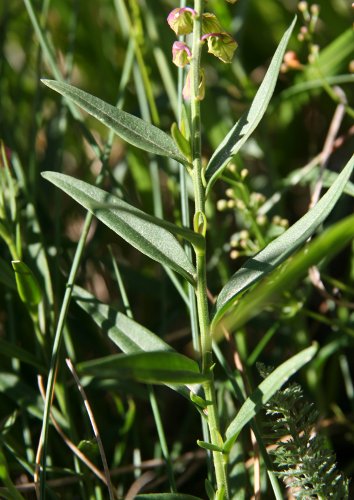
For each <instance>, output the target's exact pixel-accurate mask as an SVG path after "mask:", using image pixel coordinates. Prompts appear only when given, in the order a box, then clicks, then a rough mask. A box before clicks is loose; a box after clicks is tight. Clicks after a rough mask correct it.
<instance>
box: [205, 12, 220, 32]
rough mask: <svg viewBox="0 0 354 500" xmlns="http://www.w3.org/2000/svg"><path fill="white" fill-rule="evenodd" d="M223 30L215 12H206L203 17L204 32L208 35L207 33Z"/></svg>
mask: <svg viewBox="0 0 354 500" xmlns="http://www.w3.org/2000/svg"><path fill="white" fill-rule="evenodd" d="M222 31H223V27H222V26H221V24H220V22H219V19H218V18H217V17H216V15H215V14H212V13H211V12H205V14H203V17H202V33H203V35H206V34H207V33H220V32H222Z"/></svg>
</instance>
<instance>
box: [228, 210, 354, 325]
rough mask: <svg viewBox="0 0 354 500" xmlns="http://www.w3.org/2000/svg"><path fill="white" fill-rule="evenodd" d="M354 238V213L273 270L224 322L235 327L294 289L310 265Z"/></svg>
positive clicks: (331, 254) (338, 249)
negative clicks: (284, 292) (283, 293)
mask: <svg viewBox="0 0 354 500" xmlns="http://www.w3.org/2000/svg"><path fill="white" fill-rule="evenodd" d="M353 238H354V215H352V216H350V217H346V218H345V219H344V220H342V221H340V222H338V223H337V224H335V225H333V226H331V227H330V228H329V229H327V230H326V231H324V232H323V233H322V234H321V235H320V236H318V237H317V238H316V239H315V240H313V241H311V243H310V244H309V245H307V246H306V247H305V248H303V249H302V250H301V251H300V252H298V253H297V254H296V255H295V256H294V257H293V258H292V259H291V260H290V262H286V263H285V264H284V265H283V266H282V267H280V268H278V269H277V270H276V271H275V272H273V273H272V274H271V275H270V276H269V278H268V279H266V280H264V281H262V283H260V284H259V285H258V286H256V287H254V288H253V289H252V290H250V291H249V293H248V294H247V296H246V297H245V299H244V300H241V301H240V302H239V304H238V305H236V307H235V309H233V311H232V313H231V314H230V316H229V317H227V318H226V319H225V321H223V322H222V325H223V326H224V327H225V328H226V329H230V330H236V329H237V328H240V327H241V326H242V325H244V324H245V323H246V322H247V321H248V320H250V319H251V318H253V317H254V316H256V315H257V314H259V313H260V312H262V311H264V308H265V307H267V306H269V305H271V304H273V303H274V301H275V300H276V298H277V297H278V296H279V294H280V293H281V292H283V291H285V290H289V289H292V288H293V287H294V286H295V285H296V283H297V281H298V280H299V279H300V278H302V277H303V276H304V275H305V274H306V273H307V271H308V269H309V268H310V267H311V266H314V265H315V264H317V263H318V262H320V261H321V260H322V259H324V258H326V259H328V258H330V257H333V256H334V255H335V254H336V253H338V252H339V251H340V250H342V248H343V247H344V246H345V245H347V244H348V243H349V242H350V241H351V240H352V239H353Z"/></svg>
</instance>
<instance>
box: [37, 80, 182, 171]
mask: <svg viewBox="0 0 354 500" xmlns="http://www.w3.org/2000/svg"><path fill="white" fill-rule="evenodd" d="M42 82H43V83H44V84H45V85H47V86H48V87H50V88H51V89H53V90H55V91H56V92H58V93H59V94H61V95H63V96H64V97H66V98H67V99H69V100H70V101H73V102H74V103H75V104H77V105H78V106H80V107H81V108H82V109H84V110H85V111H87V113H89V114H90V115H92V116H94V117H95V118H97V119H98V120H99V121H100V122H102V123H103V124H104V125H106V126H107V127H108V128H110V129H111V130H113V132H115V133H116V134H117V135H118V136H119V137H121V138H122V139H124V140H125V141H126V142H128V143H129V144H133V146H136V147H138V148H140V149H144V150H145V151H149V152H150V153H154V154H158V155H162V156H168V157H169V158H174V159H175V160H177V161H179V162H180V163H186V161H187V160H186V158H185V157H184V156H183V155H182V154H181V152H180V151H179V149H178V147H177V146H176V144H175V143H174V141H173V139H172V138H171V137H170V136H169V135H168V134H166V133H165V132H163V131H162V130H160V129H159V128H157V127H155V126H154V125H151V124H150V123H148V122H146V121H144V120H142V119H141V118H138V117H136V116H134V115H131V114H129V113H126V112H125V111H122V110H121V109H118V108H116V107H115V106H111V105H110V104H108V103H106V102H104V101H102V99H99V98H98V97H95V96H93V95H91V94H88V93H87V92H84V91H83V90H80V89H78V88H76V87H73V86H72V85H69V84H68V83H64V82H58V81H55V80H42Z"/></svg>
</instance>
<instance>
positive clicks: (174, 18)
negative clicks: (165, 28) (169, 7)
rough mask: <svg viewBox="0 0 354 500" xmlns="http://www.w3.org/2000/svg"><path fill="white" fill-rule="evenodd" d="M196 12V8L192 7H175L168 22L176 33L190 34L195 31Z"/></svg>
mask: <svg viewBox="0 0 354 500" xmlns="http://www.w3.org/2000/svg"><path fill="white" fill-rule="evenodd" d="M195 13H196V12H195V10H194V9H191V8H190V7H182V8H177V9H173V11H171V12H170V13H169V15H168V17H167V22H168V24H169V25H170V28H171V29H172V30H173V31H174V32H175V33H176V35H178V36H179V35H189V33H192V31H193V16H194V15H195Z"/></svg>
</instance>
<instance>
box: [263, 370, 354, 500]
mask: <svg viewBox="0 0 354 500" xmlns="http://www.w3.org/2000/svg"><path fill="white" fill-rule="evenodd" d="M258 369H259V372H260V373H261V375H262V376H263V377H265V376H266V375H267V374H269V370H268V369H267V368H265V367H264V365H259V366H258ZM265 410H266V414H267V415H268V416H271V417H272V419H271V422H267V423H266V426H267V427H268V428H271V439H272V441H273V442H274V440H275V441H276V444H277V447H276V448H275V449H274V450H273V451H272V452H271V453H272V455H273V456H274V460H273V462H274V465H275V466H276V469H277V471H276V473H277V474H278V475H279V476H280V477H281V478H282V479H283V481H284V483H285V484H286V486H287V487H288V488H290V490H291V493H292V495H293V496H294V497H295V498H298V499H302V500H313V499H323V500H325V499H328V498H331V499H335V500H345V499H348V480H347V479H346V478H345V477H344V476H343V475H342V474H341V473H340V472H338V470H337V468H336V461H335V455H334V453H333V452H332V451H331V450H329V449H328V448H326V443H325V439H324V438H323V436H321V435H319V434H317V432H316V430H315V429H316V424H317V420H318V413H317V411H316V410H315V409H314V407H313V404H311V403H309V402H308V401H306V399H305V397H304V395H303V391H302V388H301V387H300V385H298V384H294V383H292V384H288V385H287V386H286V387H285V388H284V389H282V390H280V391H278V392H277V393H276V394H275V395H274V396H273V398H272V399H271V400H270V401H269V402H268V403H267V404H266V405H265Z"/></svg>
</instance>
